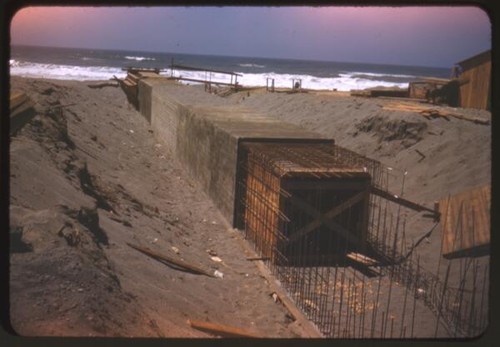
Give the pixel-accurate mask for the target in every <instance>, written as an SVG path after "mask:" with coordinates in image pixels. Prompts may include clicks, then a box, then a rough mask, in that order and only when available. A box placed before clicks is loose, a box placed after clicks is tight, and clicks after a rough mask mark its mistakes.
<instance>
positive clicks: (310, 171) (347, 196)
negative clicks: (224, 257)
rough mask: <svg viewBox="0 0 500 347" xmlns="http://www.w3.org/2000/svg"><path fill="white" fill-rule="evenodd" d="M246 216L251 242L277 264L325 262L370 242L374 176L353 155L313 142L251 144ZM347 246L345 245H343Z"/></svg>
mask: <svg viewBox="0 0 500 347" xmlns="http://www.w3.org/2000/svg"><path fill="white" fill-rule="evenodd" d="M244 148H245V151H246V154H245V155H244V156H243V157H244V159H243V162H242V163H241V164H242V165H244V167H245V172H246V175H245V177H244V178H243V179H244V183H243V184H244V190H243V196H242V197H241V201H242V205H243V209H244V212H243V213H242V218H243V223H244V228H245V230H246V235H247V238H248V239H249V240H250V241H251V242H252V243H253V244H254V245H255V247H256V249H257V251H259V252H260V253H261V254H262V255H263V256H264V257H266V258H269V259H270V260H271V261H272V262H273V263H279V264H280V265H284V263H286V264H290V265H292V264H295V265H297V264H298V265H300V264H302V265H303V264H306V263H307V264H309V265H310V264H311V263H316V264H318V263H325V262H330V261H333V260H335V259H336V258H337V257H343V256H344V255H345V254H343V253H345V252H346V251H348V250H353V249H356V250H362V249H363V248H364V245H365V243H366V237H367V235H366V233H367V226H368V200H369V194H370V182H371V180H370V174H369V173H368V172H367V171H366V168H363V167H362V166H353V165H352V163H350V162H349V158H346V157H344V156H345V155H346V154H348V155H351V154H352V152H345V153H339V150H338V148H336V147H335V146H334V145H325V144H311V143H306V144H303V143H293V144H291V143H288V144H287V143H285V144H283V143H248V144H245V145H244ZM341 243H342V244H343V245H342V246H340V244H341Z"/></svg>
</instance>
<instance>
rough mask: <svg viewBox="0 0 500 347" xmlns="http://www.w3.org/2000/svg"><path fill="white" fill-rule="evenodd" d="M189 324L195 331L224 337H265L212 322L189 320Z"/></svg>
mask: <svg viewBox="0 0 500 347" xmlns="http://www.w3.org/2000/svg"><path fill="white" fill-rule="evenodd" d="M187 323H188V324H189V325H190V326H191V327H192V328H195V329H198V330H202V331H206V332H209V333H212V334H215V335H218V336H223V337H245V338H261V337H263V336H260V335H257V334H255V333H252V332H250V331H248V330H244V329H241V328H238V327H234V326H229V325H221V324H215V323H210V322H202V321H198V320H191V319H188V321H187Z"/></svg>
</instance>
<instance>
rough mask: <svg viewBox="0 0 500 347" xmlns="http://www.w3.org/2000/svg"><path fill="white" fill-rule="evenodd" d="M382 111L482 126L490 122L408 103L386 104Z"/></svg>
mask: <svg viewBox="0 0 500 347" xmlns="http://www.w3.org/2000/svg"><path fill="white" fill-rule="evenodd" d="M383 109H384V110H389V111H404V112H415V113H420V114H421V115H422V116H424V117H426V118H436V117H443V118H445V119H447V120H449V117H453V118H457V119H461V120H465V121H469V122H473V123H476V124H483V125H489V124H490V121H489V119H484V118H479V117H469V116H465V115H462V114H459V113H456V112H451V111H449V110H445V109H438V108H435V107H429V106H424V105H415V104H409V103H388V104H387V105H384V106H383Z"/></svg>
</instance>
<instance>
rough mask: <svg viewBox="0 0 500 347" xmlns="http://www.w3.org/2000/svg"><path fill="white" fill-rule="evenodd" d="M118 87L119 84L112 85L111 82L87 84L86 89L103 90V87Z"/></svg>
mask: <svg viewBox="0 0 500 347" xmlns="http://www.w3.org/2000/svg"><path fill="white" fill-rule="evenodd" d="M119 86H120V84H119V83H113V82H103V83H95V84H87V87H89V88H92V89H97V88H104V87H119Z"/></svg>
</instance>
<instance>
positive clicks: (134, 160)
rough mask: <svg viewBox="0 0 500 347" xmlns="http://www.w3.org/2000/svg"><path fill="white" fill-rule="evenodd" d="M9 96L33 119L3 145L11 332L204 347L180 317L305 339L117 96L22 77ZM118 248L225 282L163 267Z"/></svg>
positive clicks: (232, 236)
mask: <svg viewBox="0 0 500 347" xmlns="http://www.w3.org/2000/svg"><path fill="white" fill-rule="evenodd" d="M12 88H13V89H18V90H23V91H25V92H26V93H27V94H28V95H29V96H30V97H31V98H32V99H33V100H34V101H35V102H37V105H36V110H37V113H38V115H37V116H36V117H35V118H34V119H33V120H32V121H31V122H30V123H29V124H28V125H26V126H25V127H24V128H23V129H22V130H21V131H20V132H19V133H18V134H17V135H16V136H15V137H13V138H12V141H11V148H10V153H11V176H10V187H11V198H10V214H11V232H12V233H16V234H17V235H18V236H20V237H19V238H20V240H21V241H20V242H18V243H16V244H13V248H12V251H13V252H12V254H11V274H10V288H11V297H10V302H11V312H10V315H11V323H12V326H13V328H14V329H15V330H16V331H17V332H18V333H19V334H21V335H30V336H31V335H35V336H37V335H42V336H45V335H64V336H66V335H69V336H74V335H77V336H87V335H105V336H166V337H171V336H177V337H179V336H182V337H211V335H209V334H205V333H203V332H201V331H197V330H194V329H192V328H190V327H189V326H188V324H187V323H186V320H187V319H194V320H202V321H211V322H214V323H218V324H228V325H233V326H237V327H241V328H245V329H248V330H250V331H252V332H254V333H256V334H258V335H261V336H270V337H293V336H299V335H300V334H301V329H300V326H297V324H296V323H294V322H292V320H291V319H290V317H289V315H288V311H287V310H286V309H285V308H284V307H283V306H281V305H279V304H276V303H275V302H274V301H273V299H272V297H271V296H270V294H272V293H271V292H270V289H269V287H268V285H267V283H266V280H265V279H264V278H262V277H261V275H260V272H259V271H258V269H257V267H256V266H255V264H254V263H253V262H250V261H247V260H246V259H245V258H246V254H245V252H244V249H243V248H242V247H241V244H240V243H241V241H242V240H241V235H240V234H239V233H237V232H234V231H228V226H227V224H226V223H225V222H224V221H223V220H222V217H221V216H220V214H219V212H218V211H217V209H216V208H215V207H214V206H213V204H212V203H211V202H210V201H209V200H208V198H207V197H206V196H205V195H204V194H203V193H201V192H200V191H198V190H197V189H196V188H195V183H194V182H191V181H190V180H189V179H188V178H187V177H186V173H185V172H184V171H183V170H182V168H181V167H179V165H178V164H177V163H176V162H175V161H174V160H172V158H171V155H170V154H169V152H168V151H166V150H165V149H164V148H162V147H161V146H160V145H159V144H157V143H155V141H154V137H153V134H152V132H153V131H152V129H150V128H149V126H148V124H147V122H146V120H145V119H144V118H143V117H142V116H141V115H140V114H139V113H137V112H136V111H135V110H134V109H133V108H131V106H130V105H129V104H128V103H127V101H126V97H125V95H124V93H123V92H122V91H121V90H120V89H119V88H113V87H106V88H103V89H90V88H88V87H87V85H86V84H85V83H83V82H71V81H65V82H61V81H46V80H31V79H20V78H13V79H12ZM61 110H62V112H61ZM126 242H130V243H133V244H138V245H142V246H146V247H149V248H150V249H153V250H155V251H157V252H163V253H165V254H167V255H169V256H171V257H179V258H180V259H183V260H185V261H187V262H190V263H192V264H194V265H197V266H200V267H203V268H206V269H208V270H209V271H212V272H213V271H215V270H217V269H218V270H219V271H220V272H222V273H223V274H224V278H223V279H220V278H210V277H206V276H200V275H195V274H190V273H186V272H181V271H179V270H176V269H173V268H170V267H168V266H166V265H165V264H162V263H160V262H158V261H156V260H153V259H151V258H149V257H147V256H145V255H143V254H141V253H139V252H137V251H136V250H133V249H132V248H130V247H128V246H127V245H126ZM249 255H251V254H249ZM213 256H218V257H219V258H220V259H222V262H215V261H213V260H212V259H211V257H213Z"/></svg>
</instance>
